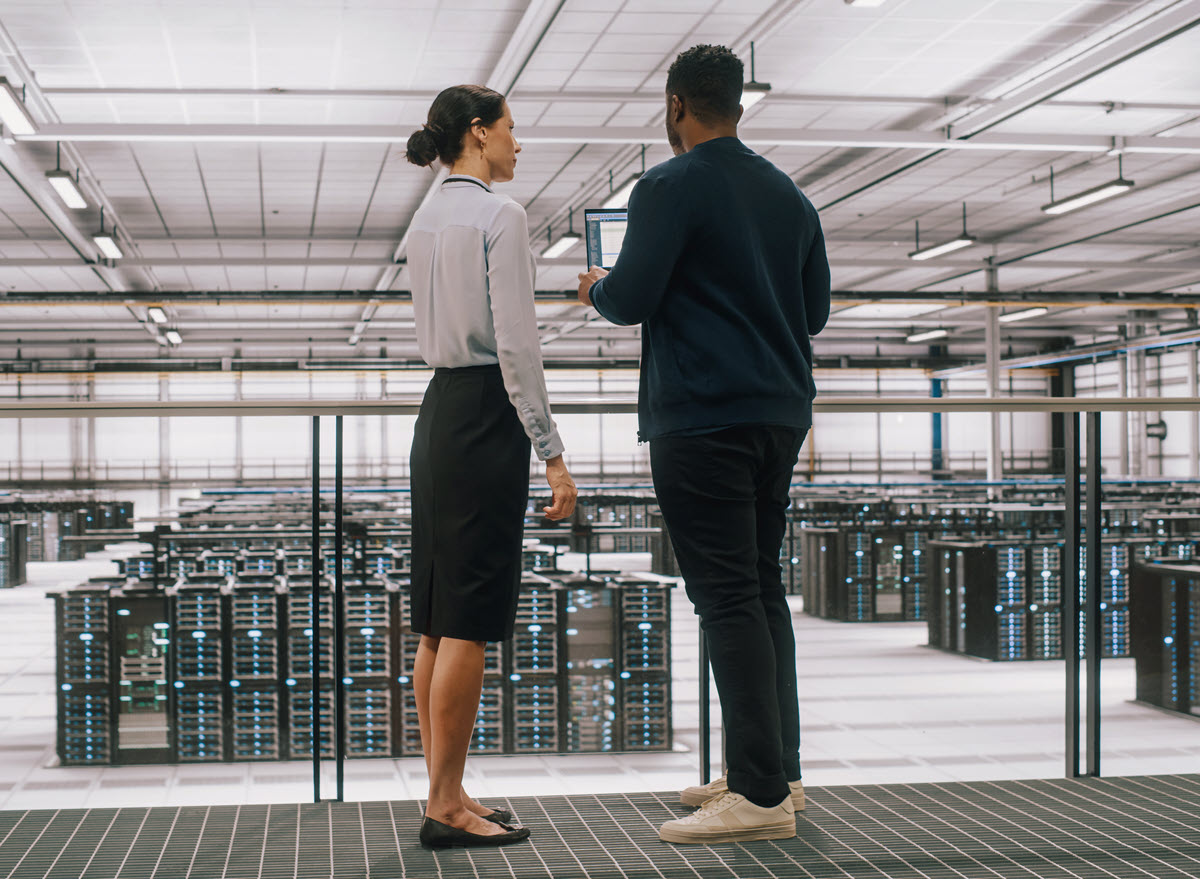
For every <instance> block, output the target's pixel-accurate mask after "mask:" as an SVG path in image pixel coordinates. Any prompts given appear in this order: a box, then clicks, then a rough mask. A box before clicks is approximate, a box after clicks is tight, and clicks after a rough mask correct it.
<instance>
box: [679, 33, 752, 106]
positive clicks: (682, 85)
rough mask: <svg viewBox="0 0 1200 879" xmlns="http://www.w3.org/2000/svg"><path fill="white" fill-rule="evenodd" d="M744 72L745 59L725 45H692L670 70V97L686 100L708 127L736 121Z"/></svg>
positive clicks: (681, 53) (682, 53) (681, 54)
mask: <svg viewBox="0 0 1200 879" xmlns="http://www.w3.org/2000/svg"><path fill="white" fill-rule="evenodd" d="M744 70H745V69H744V68H743V66H742V61H741V59H740V58H738V56H737V55H735V54H733V52H731V51H729V49H727V48H726V47H725V46H707V45H706V46H692V48H690V49H688V50H687V51H686V52H680V53H679V56H678V57H677V58H676V59H675V63H674V64H672V65H671V69H670V70H668V71H667V94H669V95H678V96H679V97H680V98H682V99H683V102H684V104H685V106H686V107H687V108H688V112H690V113H691V114H692V115H693V116H695V117H696V119H697V120H698V121H700V122H702V123H704V124H705V125H715V124H717V123H720V122H728V121H730V120H735V119H737V115H738V106H739V105H740V104H741V102H742V82H743V77H744V76H745V72H744Z"/></svg>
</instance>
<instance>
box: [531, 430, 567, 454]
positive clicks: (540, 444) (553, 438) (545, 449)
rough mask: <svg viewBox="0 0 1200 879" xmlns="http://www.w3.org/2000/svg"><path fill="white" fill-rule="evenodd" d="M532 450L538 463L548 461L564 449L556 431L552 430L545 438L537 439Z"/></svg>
mask: <svg viewBox="0 0 1200 879" xmlns="http://www.w3.org/2000/svg"><path fill="white" fill-rule="evenodd" d="M533 450H534V452H535V453H536V454H537V456H538V460H539V461H549V460H550V459H551V458H557V457H558V456H559V455H561V454H562V453H563V452H564V451H565V447H564V446H563V441H562V438H561V437H560V436H559V435H558V431H557V430H553V431H551V432H550V433H548V434H546V435H545V436H542V437H539V438H538V441H537V442H536V443H534V449H533Z"/></svg>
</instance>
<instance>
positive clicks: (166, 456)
mask: <svg viewBox="0 0 1200 879" xmlns="http://www.w3.org/2000/svg"><path fill="white" fill-rule="evenodd" d="M170 396H171V393H170V384H169V383H168V379H167V376H165V375H160V376H159V377H158V401H159V402H160V403H166V402H167V400H168V399H169V398H170ZM170 481H171V422H170V419H167V418H161V417H160V418H159V419H158V510H157V514H161V513H162V512H163V510H166V509H168V508H169V507H170V506H171V490H170Z"/></svg>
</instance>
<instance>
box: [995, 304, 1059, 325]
mask: <svg viewBox="0 0 1200 879" xmlns="http://www.w3.org/2000/svg"><path fill="white" fill-rule="evenodd" d="M1049 310H1050V309H1048V308H1043V307H1042V306H1040V305H1039V306H1036V307H1034V308H1026V309H1025V310H1024V311H1010V312H1009V313H1008V314H1002V315H1000V317H999V318H997V320H999V321H1000V323H1002V324H1010V323H1012V322H1013V321H1018V320H1028V319H1029V318H1031V317H1041V316H1042V315H1043V314H1045V313H1046V312H1047V311H1049Z"/></svg>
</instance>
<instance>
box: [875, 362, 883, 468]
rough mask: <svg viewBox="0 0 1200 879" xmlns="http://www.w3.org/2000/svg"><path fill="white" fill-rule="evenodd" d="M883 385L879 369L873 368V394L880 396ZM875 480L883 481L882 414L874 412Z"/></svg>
mask: <svg viewBox="0 0 1200 879" xmlns="http://www.w3.org/2000/svg"><path fill="white" fill-rule="evenodd" d="M882 390H883V385H882V382H881V380H880V376H879V370H878V369H877V370H875V396H876V397H881V396H883V393H882ZM875 481H876V482H879V483H882V482H883V414H882V413H880V412H879V411H876V412H875Z"/></svg>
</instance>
